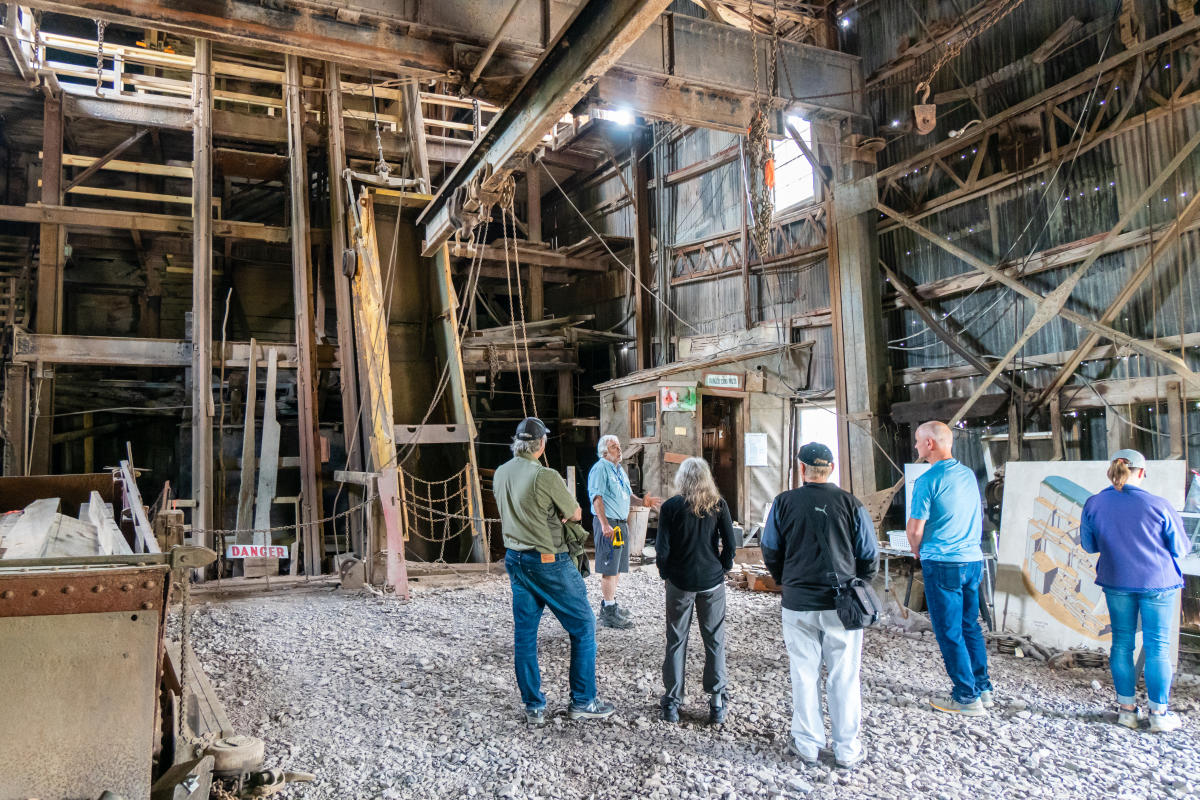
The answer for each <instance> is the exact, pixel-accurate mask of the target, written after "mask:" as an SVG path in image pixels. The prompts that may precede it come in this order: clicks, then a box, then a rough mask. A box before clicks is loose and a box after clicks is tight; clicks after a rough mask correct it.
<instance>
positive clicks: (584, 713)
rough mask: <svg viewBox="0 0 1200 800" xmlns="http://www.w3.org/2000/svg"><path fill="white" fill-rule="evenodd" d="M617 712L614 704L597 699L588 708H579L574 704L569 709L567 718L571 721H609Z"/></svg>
mask: <svg viewBox="0 0 1200 800" xmlns="http://www.w3.org/2000/svg"><path fill="white" fill-rule="evenodd" d="M616 710H617V707H616V706H614V705H613V704H612V703H610V702H608V701H607V700H601V699H600V698H599V697H596V698H594V699H593V700H592V702H590V703H588V704H587V705H586V706H577V705H575V704H574V703H572V704H571V706H570V707H569V708H568V709H567V717H569V718H570V719H608V718H609V717H611V716H612V715H613V712H615V711H616Z"/></svg>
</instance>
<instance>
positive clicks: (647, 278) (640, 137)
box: [612, 128, 665, 378]
mask: <svg viewBox="0 0 1200 800" xmlns="http://www.w3.org/2000/svg"><path fill="white" fill-rule="evenodd" d="M651 147H653V134H652V132H651V130H650V128H641V129H639V130H638V131H636V132H635V133H634V135H633V216H634V233H633V246H634V270H633V271H634V275H636V276H637V278H636V280H635V281H634V286H633V292H634V295H633V296H634V303H633V308H634V335H635V336H636V337H637V341H636V344H635V345H634V346H635V347H636V348H637V368H638V369H648V368H650V367H652V366H654V333H653V330H654V329H653V327H652V326H651V322H652V320H653V316H652V314H653V313H654V295H653V294H651V293H650V290H649V286H650V283H651V281H652V280H653V275H652V272H651V266H650V185H649V181H650V176H649V173H648V169H647V166H648V165H647V163H646V159H647V155H648V154H649V153H650V149H651ZM639 281H640V282H641V285H638V282H639ZM643 287H646V288H643ZM664 346H665V343H664ZM612 377H614V378H615V377H617V376H616V375H613V376H612Z"/></svg>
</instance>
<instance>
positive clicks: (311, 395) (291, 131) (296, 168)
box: [283, 55, 325, 575]
mask: <svg viewBox="0 0 1200 800" xmlns="http://www.w3.org/2000/svg"><path fill="white" fill-rule="evenodd" d="M303 77H304V76H303V74H302V71H301V69H300V59H299V57H297V56H294V55H287V56H285V57H284V80H283V85H284V97H285V100H286V106H287V122H288V163H289V166H290V171H289V175H290V191H289V195H290V196H291V222H292V299H293V304H294V309H295V315H296V353H297V362H298V363H297V365H296V407H297V412H298V415H299V421H298V426H299V438H300V530H301V532H302V534H303V537H302V538H303V540H304V572H305V574H306V575H319V574H320V573H321V562H322V560H323V559H324V557H325V545H324V535H323V530H322V528H321V526H320V523H318V522H317V520H319V519H320V518H321V516H322V513H321V448H320V433H319V431H318V429H317V384H316V351H315V347H314V343H313V280H312V266H311V264H310V263H309V258H310V256H311V251H310V247H309V225H308V188H309V180H308V159H307V157H306V154H305V152H304V100H303V97H302V95H301V91H300V82H301V81H302V80H303Z"/></svg>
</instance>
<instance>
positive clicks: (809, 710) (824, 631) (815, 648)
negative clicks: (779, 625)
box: [783, 608, 863, 761]
mask: <svg viewBox="0 0 1200 800" xmlns="http://www.w3.org/2000/svg"><path fill="white" fill-rule="evenodd" d="M783 641H784V642H785V643H786V644H787V650H788V659H789V660H790V661H791V666H792V740H793V741H794V742H795V743H796V748H797V749H798V750H799V751H800V752H801V753H803V754H804V755H805V756H808V757H811V758H816V757H817V754H818V752H819V751H820V749H821V748H822V747H824V746H825V724H824V722H823V721H822V720H821V687H820V680H821V664H822V662H824V664H825V669H826V670H828V676H827V677H826V680H825V695H826V700H827V703H828V705H829V719H830V723H831V726H832V729H833V754H834V757H835V758H837V759H838V760H840V761H847V760H853V759H855V758H857V757H858V754H859V752H860V750H861V747H862V745H861V744H860V743H859V741H858V730H859V723H860V721H861V718H862V695H861V692H860V690H859V666H860V664H861V661H862V641H863V632H862V631H861V630H858V631H848V630H846V629H845V628H844V627H842V622H841V620H839V619H838V615H837V612H836V611H832V610H831V611H790V610H788V609H786V608H785V609H783Z"/></svg>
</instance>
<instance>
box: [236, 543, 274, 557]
mask: <svg viewBox="0 0 1200 800" xmlns="http://www.w3.org/2000/svg"><path fill="white" fill-rule="evenodd" d="M225 557H226V558H287V557H288V549H287V545H282V544H231V545H229V549H228V550H226V552H225Z"/></svg>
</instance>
